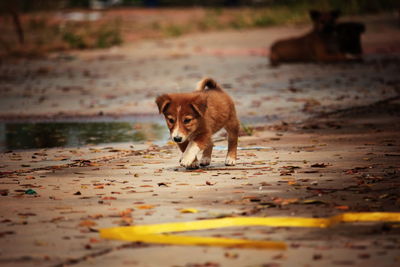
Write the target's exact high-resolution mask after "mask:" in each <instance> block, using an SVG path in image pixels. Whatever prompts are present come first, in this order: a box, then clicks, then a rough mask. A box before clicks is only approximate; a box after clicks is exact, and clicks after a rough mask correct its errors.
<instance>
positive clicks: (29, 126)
mask: <svg viewBox="0 0 400 267" xmlns="http://www.w3.org/2000/svg"><path fill="white" fill-rule="evenodd" d="M162 123H163V121H162V120H161V119H148V118H147V119H146V120H138V119H136V120H130V119H125V120H122V121H118V120H113V121H78V122H76V121H75V122H70V121H56V122H24V123H20V122H11V123H0V151H3V152H4V151H7V150H21V149H35V148H51V147H77V146H83V145H91V144H93V145H97V144H107V143H121V142H145V141H166V140H167V139H168V136H169V135H168V130H167V129H166V127H165V125H163V124H162Z"/></svg>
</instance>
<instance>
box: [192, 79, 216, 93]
mask: <svg viewBox="0 0 400 267" xmlns="http://www.w3.org/2000/svg"><path fill="white" fill-rule="evenodd" d="M206 88H207V89H208V90H222V89H221V87H220V86H219V85H218V83H217V82H216V81H214V79H211V78H204V79H202V80H201V81H200V82H198V83H197V88H196V91H204V90H206Z"/></svg>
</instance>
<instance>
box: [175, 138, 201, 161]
mask: <svg viewBox="0 0 400 267" xmlns="http://www.w3.org/2000/svg"><path fill="white" fill-rule="evenodd" d="M188 144H189V141H185V142H183V143H179V144H178V146H179V149H180V150H181V151H182V156H181V158H180V159H179V163H181V161H182V158H183V153H184V152H185V150H186V148H187V146H188ZM194 165H198V163H197V158H196V160H195V162H194Z"/></svg>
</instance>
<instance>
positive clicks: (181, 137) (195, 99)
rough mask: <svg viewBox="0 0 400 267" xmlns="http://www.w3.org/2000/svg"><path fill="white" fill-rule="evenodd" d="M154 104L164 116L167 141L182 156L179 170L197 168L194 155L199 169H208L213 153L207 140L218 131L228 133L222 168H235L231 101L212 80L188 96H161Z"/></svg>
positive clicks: (235, 122) (236, 128)
mask: <svg viewBox="0 0 400 267" xmlns="http://www.w3.org/2000/svg"><path fill="white" fill-rule="evenodd" d="M156 103H157V106H158V109H159V111H160V113H163V114H164V116H165V120H166V122H167V126H168V128H169V130H170V133H171V139H172V140H173V141H174V142H176V143H177V144H178V146H179V148H180V150H181V151H182V152H183V154H182V157H181V160H180V164H181V166H183V167H185V168H188V169H193V168H198V166H199V161H198V159H197V155H198V154H202V157H201V161H200V165H202V166H207V165H209V164H210V161H211V153H212V149H213V143H212V139H211V137H212V135H213V134H214V133H215V132H217V131H219V130H220V129H221V128H225V129H226V131H227V132H228V153H227V155H226V159H225V165H228V166H232V165H235V162H236V150H237V140H238V133H239V120H238V119H237V116H236V110H235V106H234V103H233V101H232V99H231V98H230V97H229V95H228V94H226V93H225V92H224V90H223V89H222V88H221V87H220V86H219V85H218V84H217V83H216V82H215V81H214V80H213V79H211V78H205V79H203V80H201V81H200V82H199V83H198V86H197V89H196V91H194V92H191V93H177V94H164V95H161V96H159V97H157V99H156Z"/></svg>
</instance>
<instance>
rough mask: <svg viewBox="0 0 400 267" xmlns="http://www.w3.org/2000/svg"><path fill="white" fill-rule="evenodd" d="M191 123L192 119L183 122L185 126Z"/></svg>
mask: <svg viewBox="0 0 400 267" xmlns="http://www.w3.org/2000/svg"><path fill="white" fill-rule="evenodd" d="M191 121H192V119H189V118H187V119H184V120H183V123H184V124H187V123H189V122H191Z"/></svg>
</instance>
